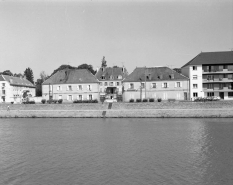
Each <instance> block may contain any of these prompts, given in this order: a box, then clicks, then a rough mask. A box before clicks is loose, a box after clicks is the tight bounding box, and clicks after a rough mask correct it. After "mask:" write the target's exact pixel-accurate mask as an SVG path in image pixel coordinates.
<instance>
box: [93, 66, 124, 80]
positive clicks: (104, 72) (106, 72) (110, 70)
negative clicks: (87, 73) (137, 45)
mask: <svg viewBox="0 0 233 185" xmlns="http://www.w3.org/2000/svg"><path fill="white" fill-rule="evenodd" d="M119 75H121V76H122V79H124V78H125V77H127V76H128V71H127V69H126V68H125V67H105V68H103V67H101V68H100V69H99V70H98V72H97V73H96V75H95V76H96V78H97V79H98V80H100V81H106V80H107V81H108V80H111V81H112V80H119V79H118V76H119ZM102 76H104V77H105V79H102ZM110 76H112V77H113V79H111V78H110Z"/></svg>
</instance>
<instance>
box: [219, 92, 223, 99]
mask: <svg viewBox="0 0 233 185" xmlns="http://www.w3.org/2000/svg"><path fill="white" fill-rule="evenodd" d="M219 96H220V98H221V99H223V100H224V92H220V93H219Z"/></svg>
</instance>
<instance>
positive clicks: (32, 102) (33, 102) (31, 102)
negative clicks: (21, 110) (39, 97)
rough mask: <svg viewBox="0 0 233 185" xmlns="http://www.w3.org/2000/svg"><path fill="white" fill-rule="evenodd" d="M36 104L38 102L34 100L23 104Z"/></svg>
mask: <svg viewBox="0 0 233 185" xmlns="http://www.w3.org/2000/svg"><path fill="white" fill-rule="evenodd" d="M35 103H36V102H35V101H34V100H31V101H25V102H23V104H35Z"/></svg>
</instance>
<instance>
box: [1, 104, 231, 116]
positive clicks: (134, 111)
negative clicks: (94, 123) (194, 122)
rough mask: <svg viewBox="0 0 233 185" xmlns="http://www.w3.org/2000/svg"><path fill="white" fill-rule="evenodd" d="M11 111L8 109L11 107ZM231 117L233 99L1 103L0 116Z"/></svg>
mask: <svg viewBox="0 0 233 185" xmlns="http://www.w3.org/2000/svg"><path fill="white" fill-rule="evenodd" d="M8 106H9V107H10V110H7V107H8ZM70 117H72V118H104V117H106V118H127V117H129V118H188V117H190V118H213V117H220V118H231V117H233V101H217V102H178V101H177V102H154V103H113V104H112V105H111V104H109V103H103V104H102V103H91V104H88V103H86V104H73V103H70V104H68V103H67V104H0V118H70Z"/></svg>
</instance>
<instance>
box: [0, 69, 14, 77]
mask: <svg viewBox="0 0 233 185" xmlns="http://www.w3.org/2000/svg"><path fill="white" fill-rule="evenodd" d="M2 74H3V75H9V76H13V73H12V72H11V71H10V70H5V71H3V72H2Z"/></svg>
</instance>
